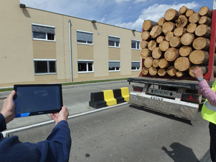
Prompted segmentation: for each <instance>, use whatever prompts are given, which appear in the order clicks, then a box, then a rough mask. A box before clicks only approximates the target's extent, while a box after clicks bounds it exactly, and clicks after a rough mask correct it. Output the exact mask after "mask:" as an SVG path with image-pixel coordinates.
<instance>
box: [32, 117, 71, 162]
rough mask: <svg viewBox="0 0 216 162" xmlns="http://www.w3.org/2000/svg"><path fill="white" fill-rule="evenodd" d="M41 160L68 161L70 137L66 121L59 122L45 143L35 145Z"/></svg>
mask: <svg viewBox="0 0 216 162" xmlns="http://www.w3.org/2000/svg"><path fill="white" fill-rule="evenodd" d="M36 147H37V149H38V150H39V152H40V154H41V160H42V161H43V160H45V161H46V160H48V159H49V160H50V161H61V162H66V161H69V155H70V148H71V137H70V129H69V127H68V123H67V121H60V122H58V124H57V125H56V126H55V127H54V129H53V131H52V133H51V134H50V135H49V136H48V138H47V139H46V140H45V141H42V142H39V143H37V144H36Z"/></svg>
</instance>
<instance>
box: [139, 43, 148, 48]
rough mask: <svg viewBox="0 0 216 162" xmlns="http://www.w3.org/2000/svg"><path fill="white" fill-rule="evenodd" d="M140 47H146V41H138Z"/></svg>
mask: <svg viewBox="0 0 216 162" xmlns="http://www.w3.org/2000/svg"><path fill="white" fill-rule="evenodd" d="M140 47H141V48H142V49H143V48H147V47H148V42H147V41H141V43H140Z"/></svg>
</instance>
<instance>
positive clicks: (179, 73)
mask: <svg viewBox="0 0 216 162" xmlns="http://www.w3.org/2000/svg"><path fill="white" fill-rule="evenodd" d="M185 75H187V73H186V71H177V72H176V76H177V77H178V78H180V77H183V76H185Z"/></svg>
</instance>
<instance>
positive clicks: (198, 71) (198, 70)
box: [192, 67, 203, 79]
mask: <svg viewBox="0 0 216 162" xmlns="http://www.w3.org/2000/svg"><path fill="white" fill-rule="evenodd" d="M192 73H193V74H194V77H195V78H196V79H198V78H200V77H203V72H202V69H201V68H200V67H195V69H194V70H193V72H192Z"/></svg>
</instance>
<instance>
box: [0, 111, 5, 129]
mask: <svg viewBox="0 0 216 162" xmlns="http://www.w3.org/2000/svg"><path fill="white" fill-rule="evenodd" d="M4 130H6V123H5V118H4V116H3V115H2V114H1V113H0V132H2V131H4Z"/></svg>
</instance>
